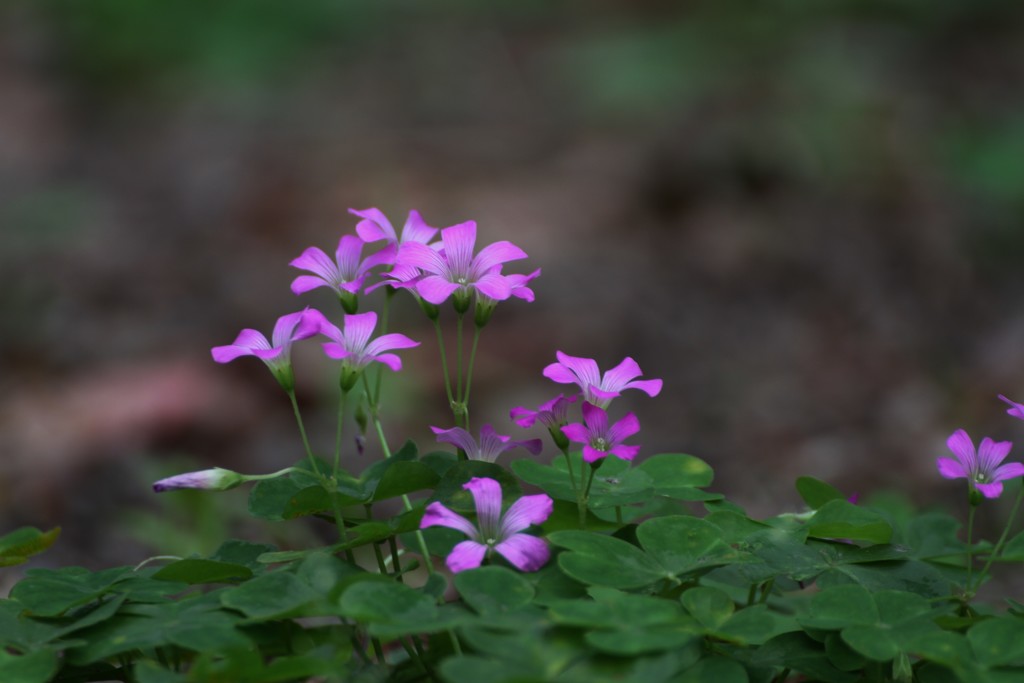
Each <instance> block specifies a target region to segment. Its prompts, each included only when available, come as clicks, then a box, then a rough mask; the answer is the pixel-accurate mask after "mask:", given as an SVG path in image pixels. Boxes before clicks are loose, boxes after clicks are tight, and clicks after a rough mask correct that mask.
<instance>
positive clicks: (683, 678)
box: [674, 657, 750, 683]
mask: <svg viewBox="0 0 1024 683" xmlns="http://www.w3.org/2000/svg"><path fill="white" fill-rule="evenodd" d="M674 680H676V681H678V682H679V683H748V682H749V681H750V677H749V676H747V670H746V669H745V668H743V665H742V664H740V663H739V662H737V661H736V660H734V659H728V658H726V657H705V658H704V659H701V660H700V661H699V662H697V663H696V664H694V665H693V666H691V667H690V668H689V669H687V670H686V671H684V672H683V673H681V674H680V675H679V676H678V677H676V678H675V679H674Z"/></svg>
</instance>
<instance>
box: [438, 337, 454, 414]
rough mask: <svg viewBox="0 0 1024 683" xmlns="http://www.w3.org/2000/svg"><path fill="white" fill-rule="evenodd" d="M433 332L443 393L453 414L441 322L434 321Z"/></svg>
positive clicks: (452, 401)
mask: <svg viewBox="0 0 1024 683" xmlns="http://www.w3.org/2000/svg"><path fill="white" fill-rule="evenodd" d="M434 331H435V332H437V348H438V349H440V351H441V371H442V372H443V373H444V391H445V393H446V394H447V395H448V405H449V407H450V408H451V409H452V412H453V413H454V412H455V396H453V395H452V378H451V375H450V374H449V373H448V354H446V353H445V350H444V336H443V335H442V334H441V322H440V320H438V319H435V320H434Z"/></svg>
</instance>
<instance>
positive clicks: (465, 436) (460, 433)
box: [430, 427, 500, 505]
mask: <svg viewBox="0 0 1024 683" xmlns="http://www.w3.org/2000/svg"><path fill="white" fill-rule="evenodd" d="M430 431H432V432H434V434H437V440H438V441H443V442H444V443H450V444H454V445H455V446H458V447H459V448H461V449H462V450H464V451H466V455H467V456H469V459H470V460H476V459H477V458H476V457H475V456H477V454H478V453H479V451H480V447H479V446H477V443H476V440H475V439H474V438H473V437H472V435H470V433H469V432H467V431H466V430H465V429H463V428H462V427H452V428H451V429H440V428H439V427H431V428H430ZM499 496H500V492H499ZM499 505H500V501H499Z"/></svg>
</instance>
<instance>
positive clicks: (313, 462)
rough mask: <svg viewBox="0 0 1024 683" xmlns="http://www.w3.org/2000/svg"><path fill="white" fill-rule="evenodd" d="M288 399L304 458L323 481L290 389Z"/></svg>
mask: <svg viewBox="0 0 1024 683" xmlns="http://www.w3.org/2000/svg"><path fill="white" fill-rule="evenodd" d="M288 398H289V399H291V402H292V412H294V413H295V422H296V423H298V425H299V434H300V435H301V436H302V445H303V446H304V447H305V448H306V457H307V458H309V464H310V465H311V466H312V468H313V472H315V473H316V476H317V478H318V479H321V480H322V479H323V475H322V474H320V468H319V467H317V465H316V458H314V457H313V449H312V448H310V447H309V439H308V438H307V437H306V426H305V425H304V424H303V422H302V413H300V412H299V402H298V401H297V400H296V399H295V390H294V389H291V390H289V391H288Z"/></svg>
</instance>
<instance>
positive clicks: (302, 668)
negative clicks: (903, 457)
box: [0, 209, 1024, 683]
mask: <svg viewBox="0 0 1024 683" xmlns="http://www.w3.org/2000/svg"><path fill="white" fill-rule="evenodd" d="M352 213H353V214H355V216H357V217H358V218H359V219H360V220H359V222H358V224H357V225H356V235H346V236H344V237H342V238H341V240H340V243H339V244H338V248H337V251H336V252H335V254H334V256H333V257H331V256H330V255H328V254H327V253H325V252H324V251H322V250H321V249H319V248H317V247H311V248H309V249H307V250H306V251H305V252H303V253H302V254H301V255H300V256H299V257H298V258H296V259H295V260H294V261H292V262H291V265H292V266H294V267H295V268H297V269H299V270H301V271H303V274H301V275H299V276H298V277H297V278H296V279H295V281H294V282H293V283H292V290H293V291H294V292H295V293H296V294H298V295H302V294H304V293H306V292H308V291H310V290H313V289H317V288H321V287H329V288H331V289H332V290H333V291H334V292H335V293H336V294H337V297H338V301H339V303H340V309H339V310H336V311H333V312H331V314H325V313H322V312H320V311H317V310H315V309H312V308H305V309H303V310H301V311H298V312H295V313H291V314H289V315H285V316H283V317H281V318H280V319H279V320H278V322H277V324H276V325H275V327H274V330H273V333H272V334H271V338H270V339H269V340H268V339H267V338H266V337H265V336H264V335H263V334H262V333H260V332H258V331H256V330H249V329H247V330H243V331H242V332H241V334H239V335H238V338H237V339H235V341H234V343H232V344H228V345H225V346H218V347H216V348H214V349H213V352H212V353H213V359H214V360H215V361H217V362H220V363H226V362H229V361H233V360H235V359H237V358H240V357H242V356H255V357H256V358H258V359H260V360H262V361H263V362H264V363H265V364H266V366H267V367H268V368H269V369H270V372H271V374H272V375H273V377H274V378H275V379H276V380H277V382H278V383H279V384H280V386H281V388H282V389H283V390H284V393H285V395H286V396H287V397H288V401H289V403H290V405H291V408H292V410H293V412H294V415H295V420H296V424H297V427H298V438H297V439H296V453H295V455H296V456H299V455H300V451H299V442H301V449H302V450H301V457H298V459H297V461H296V462H294V463H293V464H290V465H289V463H288V462H282V463H281V464H282V465H283V466H284V465H289V466H285V467H283V469H281V470H280V471H277V472H273V473H269V474H259V473H253V474H243V473H239V472H234V471H229V470H227V469H222V468H213V469H208V470H203V471H199V472H189V473H186V474H180V475H178V476H174V477H170V478H168V479H163V480H161V481H158V482H157V483H156V484H155V485H154V489H155V490H156V491H158V492H161V491H170V490H174V489H182V488H187V489H204V490H207V491H211V492H212V491H219V490H225V489H230V488H233V487H237V486H241V485H247V484H252V488H251V491H250V493H249V511H250V512H251V513H252V514H253V515H254V516H255V517H258V518H260V519H263V520H269V521H270V522H271V523H275V524H288V523H294V522H292V520H295V519H296V518H299V517H314V518H317V519H319V520H322V522H321V524H322V525H323V528H324V529H326V530H328V531H329V532H330V537H331V540H332V541H334V539H336V541H334V542H333V543H332V544H330V545H327V546H324V547H314V548H299V549H295V548H287V549H278V548H275V547H272V546H269V545H264V544H260V543H254V542H251V541H246V540H237V539H236V540H226V541H225V542H224V543H223V545H221V546H220V548H219V549H218V550H217V551H216V552H214V553H213V554H212V555H210V556H209V557H198V556H197V557H166V556H158V557H153V558H149V559H146V560H143V561H141V562H139V563H138V564H137V565H135V566H126V567H115V568H112V569H106V570H103V571H97V572H93V571H88V570H86V569H83V568H80V567H66V568H62V569H29V570H28V571H27V572H26V575H25V578H24V579H22V580H21V581H20V582H18V583H17V584H16V585H15V586H14V588H13V590H12V591H11V593H10V597H9V598H8V599H6V600H3V601H0V639H2V642H3V650H2V651H0V682H3V683H43V682H45V681H67V682H70V681H132V682H136V683H186V682H190V683H200V682H205V681H224V682H227V683H276V682H286V681H305V682H314V681H323V682H333V681H447V682H449V683H490V682H493V683H502V682H507V683H513V682H515V683H526V682H535V681H567V682H568V681H579V682H580V683H593V682H594V681H632V682H635V683H660V682H680V683H683V682H691V681H693V682H709V683H745V682H750V683H782V682H783V681H823V682H828V683H853V682H855V681H900V682H904V683H909V682H911V681H920V682H921V683H948V682H952V681H963V682H965V683H976V682H981V683H985V682H993V683H1001V682H1006V683H1009V682H1019V681H1022V680H1024V604H1021V603H1019V602H1016V601H1014V600H1012V599H1005V600H1003V601H1001V602H999V603H997V604H987V603H985V602H983V601H981V600H979V599H978V598H977V594H978V591H979V590H980V589H981V588H982V587H983V586H986V582H988V581H989V579H990V575H991V570H992V569H993V567H994V566H995V565H996V564H997V563H1020V562H1022V561H1024V535H1017V536H1014V537H1011V536H1010V530H1011V527H1012V524H1013V519H1014V517H1015V516H1016V513H1017V510H1018V508H1019V506H1020V502H1021V490H1022V489H1021V485H1020V477H1021V475H1024V465H1021V464H1020V463H1016V462H1011V463H1008V464H1004V460H1005V458H1006V457H1007V455H1008V453H1009V450H1010V444H1009V443H1008V442H995V441H993V440H992V439H989V438H985V439H983V440H982V441H981V443H980V445H979V447H978V448H977V449H975V446H974V444H973V442H972V441H971V439H970V437H969V436H968V435H967V433H966V432H965V431H963V430H957V431H956V432H954V433H953V434H952V436H950V437H949V441H948V445H949V450H950V452H951V455H952V457H939V458H938V460H937V468H938V473H939V474H940V475H942V476H943V477H946V478H949V479H958V478H962V479H966V483H967V485H966V487H965V494H966V495H964V496H963V500H964V503H965V504H966V505H965V507H966V514H965V515H964V516H965V517H966V525H965V526H963V525H962V524H961V521H960V520H959V519H958V518H956V517H952V516H948V515H946V514H943V513H939V512H926V513H917V512H913V511H910V510H909V509H908V507H907V506H906V505H903V504H893V503H889V504H879V505H868V504H860V503H858V502H857V499H856V496H849V495H848V494H847V492H841V491H840V490H838V489H837V488H834V487H833V486H831V485H829V484H826V483H824V482H821V481H818V480H816V479H813V478H810V477H802V478H800V479H798V480H797V483H796V486H797V490H798V491H799V493H800V495H801V497H802V498H803V500H804V502H805V503H806V505H807V508H806V509H805V510H800V511H788V512H782V513H781V514H779V515H777V516H775V517H772V518H770V519H764V520H758V519H752V518H751V517H750V516H748V515H747V514H746V513H745V512H744V511H743V509H742V508H741V507H739V506H738V505H736V504H734V503H731V502H728V501H727V500H725V499H724V498H723V496H721V495H720V494H717V493H714V492H712V491H709V490H708V487H709V486H710V485H711V483H712V471H711V468H710V467H709V466H708V465H707V463H705V462H704V461H703V460H701V459H699V458H696V457H694V456H692V455H684V454H679V453H662V454H650V455H647V457H644V458H640V457H638V456H639V455H640V451H641V447H640V445H639V444H636V443H630V440H631V439H633V438H634V437H635V436H636V434H637V433H638V432H639V429H640V423H639V419H638V418H637V416H636V415H634V414H632V413H627V414H621V411H618V410H616V408H617V406H616V405H615V404H616V400H617V399H618V397H619V396H620V394H621V393H622V392H624V391H626V390H631V389H633V390H638V391H639V392H643V393H645V394H647V395H649V396H650V397H655V396H657V395H658V393H659V392H660V391H661V388H662V383H661V381H660V380H657V379H640V378H641V377H642V372H641V370H640V367H639V365H638V364H637V363H636V362H635V361H634V360H633V359H631V358H626V359H624V360H623V361H622V362H620V363H619V364H618V365H616V366H615V367H613V368H611V369H609V370H607V371H606V372H604V373H602V372H601V370H600V366H599V364H598V363H597V362H596V361H595V360H591V359H589V358H582V357H575V356H570V355H568V354H565V353H562V352H561V351H559V352H556V354H555V357H556V362H554V363H552V364H550V365H548V366H547V367H546V368H543V372H542V373H541V374H542V375H543V377H544V378H546V380H550V381H551V382H553V383H555V384H558V385H561V387H562V388H563V392H562V393H561V394H558V395H556V396H553V398H552V399H551V400H549V401H547V402H546V403H544V404H542V405H540V406H538V407H537V408H536V409H528V408H524V407H514V408H512V409H511V411H510V414H509V420H510V422H511V423H514V424H515V427H513V426H512V425H511V424H509V425H498V426H493V425H487V424H485V425H481V426H480V427H479V430H478V431H477V430H476V429H474V427H473V420H472V415H473V413H472V409H471V405H472V404H471V401H470V398H471V393H472V388H473V368H474V362H475V359H476V355H477V347H478V343H479V341H480V338H481V336H482V333H483V331H484V329H485V328H486V326H487V324H488V321H489V320H490V318H491V316H492V315H493V314H494V312H495V310H496V309H497V307H498V305H499V303H502V302H506V301H511V300H512V299H520V300H522V301H525V302H529V301H532V300H533V298H534V293H533V291H532V290H531V289H530V283H531V281H532V280H533V279H534V278H536V277H537V276H538V275H539V273H540V271H539V270H538V271H534V272H532V273H529V274H506V273H505V272H504V268H505V267H506V264H508V263H511V262H514V261H518V260H520V259H523V258H526V256H527V255H526V254H525V253H524V252H523V251H522V250H521V249H519V248H518V247H516V246H515V245H513V244H511V243H509V242H496V243H494V244H490V245H488V246H486V247H484V248H483V249H481V250H480V251H479V252H476V251H475V247H476V225H475V223H473V222H468V223H462V224H459V225H455V226H452V227H449V228H445V229H444V230H441V231H440V241H436V242H435V241H434V240H435V239H436V236H437V234H438V232H439V231H438V230H437V229H435V228H432V227H429V226H427V225H426V224H425V223H424V221H423V220H422V218H421V217H420V215H419V214H418V213H416V212H415V211H413V212H411V213H410V214H409V218H408V220H407V221H406V223H405V226H404V228H403V230H402V233H401V235H399V234H397V233H396V231H395V230H394V228H393V227H392V225H391V223H390V222H389V221H388V219H387V218H386V217H385V216H384V215H383V214H382V213H381V212H380V211H378V210H376V209H367V210H364V211H352ZM378 245H382V246H378ZM368 247H370V249H371V250H372V253H370V254H369V255H368V256H365V257H364V255H363V251H364V250H366V249H367V248H368ZM374 247H377V248H375V249H374ZM378 290H379V293H375V292H377V291H378ZM396 296H411V297H412V298H413V300H415V302H416V303H417V304H418V305H419V308H420V309H421V310H422V312H423V313H424V314H425V315H426V316H427V318H428V319H429V321H430V322H431V324H432V325H433V328H434V331H435V332H436V340H429V341H430V343H431V344H434V343H436V346H437V350H438V352H439V356H440V364H439V366H440V371H441V374H442V375H443V377H444V386H445V399H446V402H447V405H448V407H449V408H450V410H451V421H450V422H449V423H448V424H444V425H434V426H431V430H432V431H433V433H434V434H435V435H436V438H437V444H431V445H429V447H427V448H422V449H421V447H419V446H418V445H417V444H415V443H413V442H412V441H405V442H404V444H402V445H400V446H397V447H396V444H398V443H399V441H397V440H393V439H394V437H391V438H389V435H388V430H387V429H385V424H386V418H387V413H386V411H385V410H384V407H385V405H386V402H385V400H384V399H385V397H386V395H387V392H386V389H387V378H388V376H389V375H390V374H391V373H393V372H399V371H401V370H402V358H401V355H400V353H396V352H401V351H402V350H403V349H407V348H410V347H413V346H416V345H418V344H419V343H421V342H419V341H416V340H413V339H411V338H409V337H407V336H405V335H403V334H400V333H396V332H389V331H388V328H389V312H390V311H391V304H392V301H393V299H394V298H395V297H396ZM374 297H376V298H377V299H379V300H378V301H376V302H373V304H374V306H375V307H376V310H370V308H369V307H368V305H367V302H368V301H372V300H373V298H374ZM360 309H364V310H363V312H359V311H360ZM410 309H411V310H415V309H414V308H412V307H410ZM377 311H379V312H377ZM311 339H319V340H320V342H321V344H322V348H323V351H324V353H325V354H326V355H327V356H328V357H330V358H331V359H334V360H335V361H337V364H336V365H335V366H334V370H333V373H334V375H335V377H336V378H337V387H338V398H337V427H336V433H335V434H334V435H333V444H334V445H333V451H331V452H316V451H314V449H313V448H311V446H310V440H309V439H308V437H307V434H306V430H305V426H304V424H303V418H302V413H301V411H300V409H299V403H298V402H297V400H296V395H295V384H296V375H295V373H294V371H293V368H292V364H291V347H292V345H293V344H295V343H297V342H301V343H312V342H308V341H307V340H311ZM506 343H507V342H506ZM300 370H301V368H300ZM541 381H543V380H541V378H538V382H541ZM556 388H557V387H551V392H552V394H554V392H555V389H556ZM564 389H568V391H565V390H564ZM1000 398H1002V399H1003V400H1004V401H1006V403H1008V404H1009V406H1010V408H1009V410H1008V412H1009V414H1010V415H1011V416H1013V417H1016V418H1020V419H1024V405H1021V404H1017V403H1015V402H1013V401H1010V400H1009V399H1006V398H1004V397H1000ZM538 426H542V427H543V428H544V429H546V431H547V437H548V438H547V439H544V440H542V439H539V438H522V439H518V438H517V439H513V437H512V436H506V435H503V434H499V433H498V431H499V430H501V431H516V430H517V429H524V430H529V429H537V428H538ZM521 436H523V437H529V434H528V433H525V432H524V433H522V434H521ZM330 440H331V439H328V441H330ZM545 442H546V443H547V445H546V446H545ZM364 448H365V449H366V452H367V453H368V454H369V455H370V456H375V457H376V460H375V462H373V464H371V465H370V466H369V467H367V468H366V469H364V470H362V471H361V472H356V471H354V469H353V466H352V463H353V461H354V460H356V458H357V457H358V456H360V451H362V450H363V449H364ZM506 452H511V453H509V454H506ZM513 456H518V459H513ZM1007 485H1009V486H1012V487H1013V489H1014V491H1013V495H1014V496H1015V501H1014V503H1013V508H1012V511H1011V513H1010V515H1009V521H1008V522H1007V524H1006V527H1005V528H1004V530H1003V531H1002V534H1001V535H1000V536H999V538H998V540H997V541H996V542H995V543H994V544H993V543H991V542H989V541H987V540H984V539H979V538H976V537H975V533H974V528H975V522H976V517H979V518H981V517H985V518H987V520H986V521H987V522H989V523H990V524H988V526H991V523H992V522H995V521H996V520H995V519H994V517H995V511H994V510H993V509H992V508H991V507H990V506H987V505H986V503H988V502H989V501H991V500H993V499H996V498H998V497H999V496H1000V495H1001V494H1002V493H1003V491H1004V486H1007ZM56 536H57V530H56V529H55V530H51V531H48V532H45V533H44V532H41V531H38V530H36V529H20V530H18V531H16V532H14V533H12V534H9V535H7V536H5V537H3V538H2V539H0V562H3V564H8V565H9V564H16V563H18V562H20V561H23V560H24V559H25V558H27V557H28V556H30V555H32V554H34V553H37V552H40V551H42V550H44V549H45V548H46V547H47V546H48V545H49V544H51V543H53V542H54V541H55V539H56ZM1018 566H1019V565H1018ZM993 584H994V582H993V583H990V584H989V586H988V587H987V588H988V589H989V590H988V591H987V593H991V592H995V591H994V590H993Z"/></svg>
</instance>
